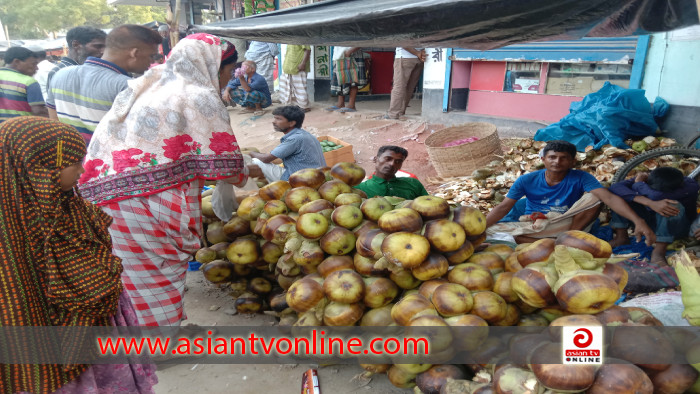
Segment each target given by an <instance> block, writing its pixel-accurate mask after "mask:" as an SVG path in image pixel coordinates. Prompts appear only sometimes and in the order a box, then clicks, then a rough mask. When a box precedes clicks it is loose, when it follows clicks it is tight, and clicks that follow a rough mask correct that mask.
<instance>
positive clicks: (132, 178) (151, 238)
mask: <svg viewBox="0 0 700 394" xmlns="http://www.w3.org/2000/svg"><path fill="white" fill-rule="evenodd" d="M236 59H237V54H236V49H235V47H234V46H233V45H231V44H230V43H229V42H227V41H225V40H222V39H220V38H218V37H216V36H212V35H209V34H195V35H191V36H188V37H185V38H184V39H182V40H181V41H180V42H179V43H178V44H177V45H176V46H175V47H174V48H173V49H172V51H171V52H170V56H169V57H168V60H167V61H166V62H165V64H164V65H161V66H157V67H154V68H153V69H151V70H149V71H148V72H146V74H144V75H143V76H142V77H141V78H139V79H136V80H133V81H131V82H130V84H129V88H128V89H127V90H125V91H123V92H122V93H120V95H119V96H117V99H116V100H115V102H114V105H113V107H112V109H111V110H110V111H109V112H108V113H107V115H105V117H104V118H103V119H102V121H101V122H100V124H99V125H98V126H97V129H96V130H95V133H94V134H93V137H92V140H91V141H90V146H89V147H88V154H87V157H86V161H85V173H84V174H83V175H82V177H81V178H80V190H81V192H82V193H83V196H84V197H85V198H86V199H88V200H89V201H92V202H93V203H95V204H97V205H98V206H100V207H101V208H102V209H103V210H104V211H105V212H106V213H107V214H109V215H110V216H112V217H113V218H114V223H113V224H112V226H111V227H110V234H111V235H112V240H113V242H114V254H116V255H117V256H119V257H121V259H122V262H123V265H124V273H123V274H122V279H123V281H124V287H125V289H126V291H127V293H128V294H129V296H130V297H131V300H132V302H133V303H134V307H135V309H136V312H137V314H138V318H139V323H140V324H142V325H148V326H179V325H180V322H181V321H182V320H183V319H185V318H186V316H185V313H184V306H183V298H184V292H185V275H186V270H187V264H188V262H189V261H190V260H191V258H192V257H191V256H192V255H193V254H194V253H195V252H196V251H197V250H198V249H199V248H200V237H201V235H202V208H201V198H200V192H201V189H202V185H203V182H204V180H226V181H227V182H228V183H230V184H233V185H238V186H242V185H243V184H245V182H246V181H247V179H248V173H247V169H246V168H245V166H244V163H243V157H242V155H241V153H240V150H239V147H238V143H237V142H236V137H235V136H234V135H233V131H232V129H231V125H230V119H229V115H228V111H227V110H226V107H225V106H224V103H223V102H222V101H221V97H220V92H221V89H222V88H223V87H225V86H226V83H227V82H228V79H229V77H230V75H231V70H232V69H233V67H234V66H235V62H236ZM229 187H231V186H229Z"/></svg>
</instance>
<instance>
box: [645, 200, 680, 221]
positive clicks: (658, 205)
mask: <svg viewBox="0 0 700 394" xmlns="http://www.w3.org/2000/svg"><path fill="white" fill-rule="evenodd" d="M649 208H651V209H652V211H654V212H656V213H658V214H659V215H661V216H665V217H669V216H676V215H678V214H679V213H680V209H678V201H676V200H669V199H664V200H659V201H652V202H651V203H650V204H649Z"/></svg>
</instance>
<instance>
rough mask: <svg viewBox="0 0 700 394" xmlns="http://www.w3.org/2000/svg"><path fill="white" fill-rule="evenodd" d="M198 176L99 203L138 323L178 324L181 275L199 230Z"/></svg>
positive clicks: (181, 303)
mask: <svg viewBox="0 0 700 394" xmlns="http://www.w3.org/2000/svg"><path fill="white" fill-rule="evenodd" d="M201 185H202V184H201V181H200V180H196V181H193V182H190V183H186V184H183V185H180V186H178V187H176V188H172V189H168V190H164V191H161V192H159V193H156V194H152V195H150V196H139V197H133V198H129V199H126V200H122V201H118V202H115V203H110V204H106V205H103V206H102V209H103V210H104V211H105V212H106V213H107V214H109V215H110V216H112V218H114V222H113V223H112V225H111V226H110V228H109V233H110V235H111V236H112V243H113V251H114V254H115V255H117V256H119V257H120V258H121V259H122V264H123V265H124V272H123V273H122V280H123V282H124V288H125V289H126V291H127V293H128V294H129V297H130V298H131V301H132V302H133V304H134V309H135V310H136V314H137V315H138V320H139V324H140V325H146V326H178V325H180V321H181V320H183V319H185V318H186V315H185V312H184V296H185V275H186V273H187V265H188V262H189V261H190V260H191V258H192V255H193V254H194V253H196V252H197V250H198V249H199V248H200V235H201V234H202V206H201V198H200V193H201V189H202V186H201Z"/></svg>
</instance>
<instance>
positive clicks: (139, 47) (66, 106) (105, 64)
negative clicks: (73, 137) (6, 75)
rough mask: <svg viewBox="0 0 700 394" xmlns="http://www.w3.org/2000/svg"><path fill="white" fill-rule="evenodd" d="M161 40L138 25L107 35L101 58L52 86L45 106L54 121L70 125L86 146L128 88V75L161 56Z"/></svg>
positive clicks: (66, 72)
mask: <svg viewBox="0 0 700 394" xmlns="http://www.w3.org/2000/svg"><path fill="white" fill-rule="evenodd" d="M160 43H161V37H160V35H158V33H156V32H155V31H153V30H151V29H149V28H147V27H144V26H139V25H122V26H119V27H117V28H115V29H114V30H112V31H111V32H110V33H109V34H108V35H107V40H106V47H105V50H104V54H103V55H102V59H99V58H96V57H88V58H87V60H85V63H84V64H83V65H81V66H76V67H66V68H64V69H62V70H59V71H58V72H57V73H56V74H55V75H54V76H53V78H52V79H51V82H50V84H49V92H48V98H47V100H46V105H47V107H48V108H49V115H50V116H51V118H52V119H58V120H59V121H61V122H63V123H66V124H69V125H71V126H73V127H75V128H76V129H78V131H79V132H80V134H82V136H83V138H84V139H85V142H86V143H89V142H90V138H91V137H92V133H93V132H94V131H95V128H96V127H97V125H98V124H99V123H100V120H102V117H103V116H104V115H105V114H106V113H107V111H109V110H110V108H112V103H113V102H114V99H115V98H116V97H117V95H118V94H119V93H120V92H121V91H122V90H125V89H126V88H127V87H128V84H127V82H128V81H129V79H131V76H130V75H129V73H139V74H141V73H143V72H145V71H146V70H148V67H149V66H150V65H151V62H152V59H153V56H154V55H155V54H156V53H158V45H159V44H160Z"/></svg>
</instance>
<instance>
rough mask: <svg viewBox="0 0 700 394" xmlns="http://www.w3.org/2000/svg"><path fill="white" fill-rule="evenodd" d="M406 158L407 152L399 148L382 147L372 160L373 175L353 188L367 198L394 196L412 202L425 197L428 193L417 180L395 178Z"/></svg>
mask: <svg viewBox="0 0 700 394" xmlns="http://www.w3.org/2000/svg"><path fill="white" fill-rule="evenodd" d="M407 156H408V151H407V150H406V149H404V148H402V147H400V146H393V145H384V146H382V147H381V148H379V151H378V152H377V156H376V158H375V159H374V162H375V163H377V167H376V169H375V174H374V175H373V176H372V177H371V178H370V179H368V180H366V181H364V182H362V183H360V184H359V185H357V186H355V187H356V188H358V189H360V190H362V191H363V192H365V193H366V194H367V197H374V196H382V197H383V196H395V197H403V198H405V199H407V200H413V199H414V198H416V197H418V196H427V195H428V192H427V191H426V190H425V188H424V187H423V185H422V184H421V183H420V181H419V180H418V179H416V178H410V177H396V172H397V171H398V170H400V169H401V166H402V165H403V162H404V160H406V157H407Z"/></svg>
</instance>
